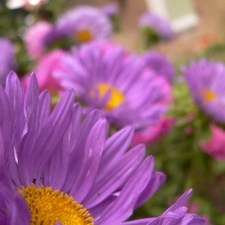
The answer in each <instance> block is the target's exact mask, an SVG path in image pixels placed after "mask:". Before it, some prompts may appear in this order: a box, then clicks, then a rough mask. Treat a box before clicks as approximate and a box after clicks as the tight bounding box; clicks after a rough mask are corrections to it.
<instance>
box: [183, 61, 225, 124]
mask: <svg viewBox="0 0 225 225" xmlns="http://www.w3.org/2000/svg"><path fill="white" fill-rule="evenodd" d="M181 69H182V72H183V74H184V77H185V79H186V82H187V84H188V87H189V90H190V93H191V95H192V98H193V100H194V102H195V103H196V104H197V105H198V106H199V108H201V109H202V110H203V111H204V112H205V113H206V114H207V115H208V116H209V117H211V119H213V120H214V121H215V122H219V123H225V83H224V82H223V81H224V79H225V66H224V64H223V63H220V62H213V61H207V60H205V59H202V60H200V61H199V62H194V61H193V62H191V64H190V66H189V67H186V66H183V67H182V68H181Z"/></svg>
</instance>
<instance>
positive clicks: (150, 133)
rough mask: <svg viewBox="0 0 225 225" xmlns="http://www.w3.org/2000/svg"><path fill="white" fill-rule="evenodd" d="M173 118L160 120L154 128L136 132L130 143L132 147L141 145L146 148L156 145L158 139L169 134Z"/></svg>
mask: <svg viewBox="0 0 225 225" xmlns="http://www.w3.org/2000/svg"><path fill="white" fill-rule="evenodd" d="M174 122H175V120H174V118H171V117H168V118H162V119H161V120H160V121H159V123H157V124H156V125H155V126H150V127H148V128H147V129H145V130H143V131H140V132H136V133H135V135H134V138H133V141H132V146H135V145H137V144H140V143H143V144H146V145H148V146H150V145H152V144H155V143H157V142H158V141H159V140H160V138H161V137H162V136H164V135H166V134H167V133H169V132H170V130H171V128H172V127H173V125H174Z"/></svg>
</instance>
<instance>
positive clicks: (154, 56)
mask: <svg viewBox="0 0 225 225" xmlns="http://www.w3.org/2000/svg"><path fill="white" fill-rule="evenodd" d="M143 60H145V62H146V66H147V67H149V69H151V70H153V71H154V72H155V73H156V75H160V76H163V77H165V78H166V79H167V81H169V82H170V83H172V81H173V77H174V75H175V71H174V68H173V66H172V65H171V63H170V62H169V61H168V60H167V59H166V57H165V56H163V55H162V54H160V53H157V52H148V53H146V54H144V55H143Z"/></svg>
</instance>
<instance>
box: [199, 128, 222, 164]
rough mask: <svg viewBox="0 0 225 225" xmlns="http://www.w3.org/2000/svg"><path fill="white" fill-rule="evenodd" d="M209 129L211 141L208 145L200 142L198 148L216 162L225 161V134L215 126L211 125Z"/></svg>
mask: <svg viewBox="0 0 225 225" xmlns="http://www.w3.org/2000/svg"><path fill="white" fill-rule="evenodd" d="M210 129H211V132H212V137H211V140H210V141H209V142H208V143H206V142H203V141H201V142H200V147H201V149H202V151H204V152H206V153H208V154H209V155H211V156H212V157H213V158H215V159H216V160H225V147H224V146H225V132H224V131H223V130H222V129H220V128H218V127H217V126H216V125H215V124H211V125H210Z"/></svg>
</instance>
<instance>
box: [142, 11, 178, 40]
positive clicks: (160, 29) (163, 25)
mask: <svg viewBox="0 0 225 225" xmlns="http://www.w3.org/2000/svg"><path fill="white" fill-rule="evenodd" d="M139 27H140V28H150V29H151V30H152V31H154V32H155V34H156V35H157V36H158V37H159V38H161V39H164V40H170V39H171V38H172V37H173V36H174V32H173V30H172V28H171V26H170V24H169V22H168V21H166V20H165V19H163V18H161V17H159V16H157V15H155V14H152V13H145V14H143V15H142V16H141V17H140V20H139Z"/></svg>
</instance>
